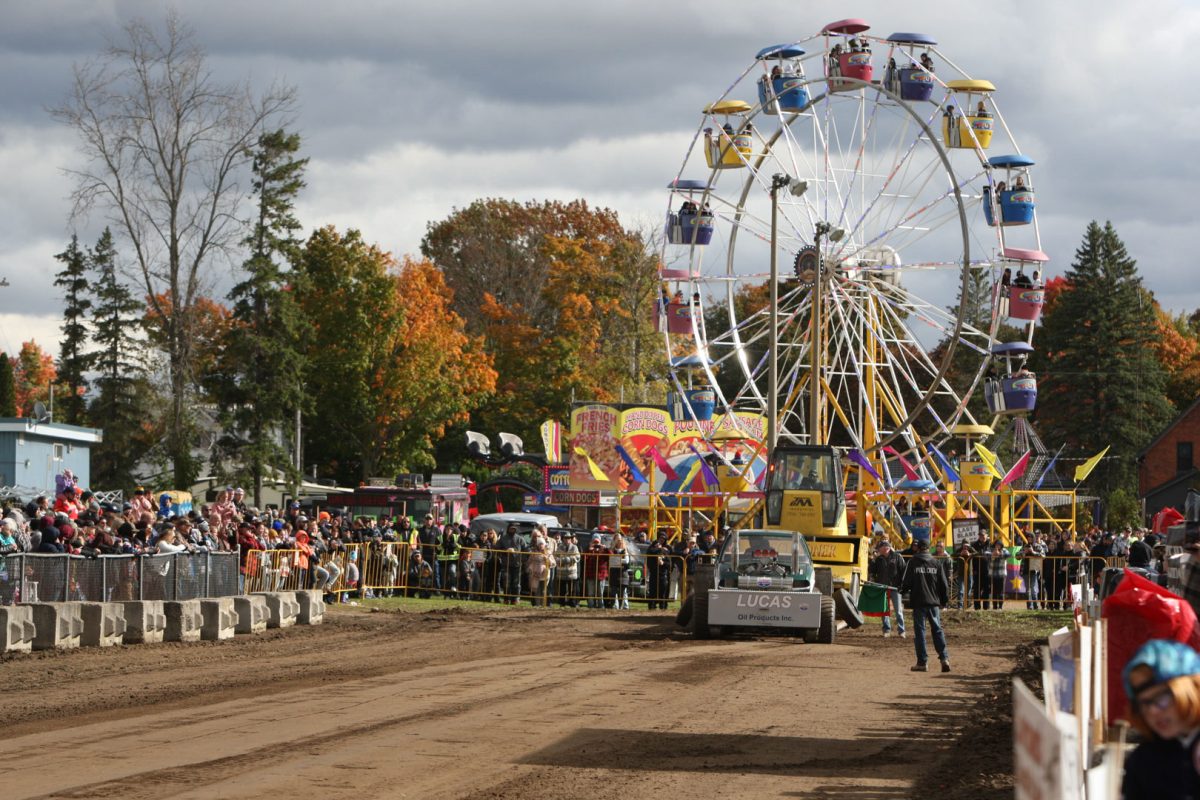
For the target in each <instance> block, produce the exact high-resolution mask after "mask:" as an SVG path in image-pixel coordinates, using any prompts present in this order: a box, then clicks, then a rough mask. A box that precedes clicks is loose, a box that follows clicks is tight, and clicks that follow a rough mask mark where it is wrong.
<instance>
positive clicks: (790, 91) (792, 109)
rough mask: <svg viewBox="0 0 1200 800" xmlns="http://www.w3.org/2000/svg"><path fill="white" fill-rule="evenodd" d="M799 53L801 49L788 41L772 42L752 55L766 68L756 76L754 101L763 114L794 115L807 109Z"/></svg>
mask: <svg viewBox="0 0 1200 800" xmlns="http://www.w3.org/2000/svg"><path fill="white" fill-rule="evenodd" d="M802 55H804V50H803V49H802V48H800V47H796V46H795V45H790V44H775V45H771V46H770V47H764V48H763V49H762V50H759V51H758V55H757V56H755V58H757V59H758V60H759V61H761V62H762V63H763V66H764V67H766V68H767V72H765V73H764V74H763V76H762V77H761V78H759V79H758V103H759V105H761V106H762V110H763V113H764V114H772V115H776V114H780V113H785V114H788V113H790V114H796V113H799V112H801V111H803V110H804V109H806V108H808V101H809V94H808V87H807V86H805V85H804V83H805V79H804V67H803V65H802V64H801V63H800V56H802Z"/></svg>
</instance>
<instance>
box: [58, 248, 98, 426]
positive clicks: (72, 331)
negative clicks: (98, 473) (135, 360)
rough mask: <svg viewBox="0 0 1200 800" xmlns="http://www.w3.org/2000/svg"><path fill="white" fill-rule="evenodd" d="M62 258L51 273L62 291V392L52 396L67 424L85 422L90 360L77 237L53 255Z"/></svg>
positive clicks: (83, 267) (82, 258) (84, 260)
mask: <svg viewBox="0 0 1200 800" xmlns="http://www.w3.org/2000/svg"><path fill="white" fill-rule="evenodd" d="M55 258H56V259H57V260H58V261H60V262H62V265H63V268H62V271H61V272H59V273H58V274H57V275H55V276H54V285H55V286H57V287H59V288H60V289H61V290H62V291H61V292H60V295H59V296H60V297H62V302H63V324H62V328H61V330H62V339H61V340H60V343H59V356H58V380H59V382H60V383H61V384H62V388H63V391H62V393H61V394H60V395H59V396H58V397H56V398H55V400H56V401H57V403H56V408H55V413H56V415H57V416H58V421H60V422H65V423H67V424H69V425H83V424H85V423H86V422H87V420H86V419H85V417H86V416H87V400H86V399H85V397H84V396H85V395H86V394H87V388H88V383H87V378H86V377H84V373H85V372H87V370H88V367H89V366H90V363H91V358H90V357H89V356H88V354H87V352H86V350H87V342H88V326H87V319H88V310H89V309H90V308H91V307H92V301H91V299H90V298H89V296H88V288H89V287H88V280H87V256H86V254H85V253H84V251H83V249H82V248H81V247H80V246H79V237H78V236H72V237H71V241H70V243H69V244H68V245H67V249H66V250H64V251H63V252H61V253H59V254H58V255H56V256H55Z"/></svg>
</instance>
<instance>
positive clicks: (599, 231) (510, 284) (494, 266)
mask: <svg viewBox="0 0 1200 800" xmlns="http://www.w3.org/2000/svg"><path fill="white" fill-rule="evenodd" d="M625 235H626V234H625V231H624V230H623V229H622V228H621V224H620V222H619V221H618V220H617V215H616V213H615V212H613V211H610V210H608V209H593V208H591V207H589V206H588V204H587V203H586V202H585V201H583V200H575V201H572V202H570V203H562V202H559V201H556V200H549V201H543V202H540V203H538V202H528V203H518V202H516V201H514V200H502V199H498V198H487V199H483V200H476V201H475V202H473V203H471V205H469V206H467V207H466V208H464V209H455V210H454V211H453V212H452V213H451V214H450V216H449V217H447V218H446V219H444V220H440V221H438V222H431V223H429V225H428V228H427V230H426V233H425V237H424V238H423V239H422V240H421V253H422V254H423V255H424V256H425V257H426V258H428V259H429V260H431V261H432V262H433V263H434V264H436V265H437V267H438V268H439V269H441V270H442V273H443V274H444V275H445V276H446V284H447V285H448V286H449V287H450V289H451V290H452V291H453V292H454V307H453V310H454V311H455V312H456V313H457V314H458V315H459V316H461V317H463V318H464V319H465V320H466V321H467V327H468V329H469V330H471V331H474V332H478V331H479V330H481V329H482V328H483V327H484V326H485V325H486V324H488V323H487V321H486V320H485V319H483V318H481V317H480V316H479V314H478V311H479V309H480V308H482V307H483V296H484V294H491V295H492V296H493V297H495V298H496V300H497V301H498V302H499V303H500V304H502V305H504V306H507V307H508V308H513V309H521V311H522V312H523V313H524V314H526V315H527V316H528V317H529V318H530V319H535V320H536V319H540V318H541V316H542V312H543V311H544V310H545V307H544V306H543V303H544V302H545V300H546V295H545V293H544V291H543V290H544V289H545V286H546V281H547V280H548V279H549V277H550V269H551V266H552V264H553V262H554V260H555V254H554V253H553V252H552V249H551V245H550V242H551V241H552V240H553V239H559V240H564V239H566V240H576V241H589V242H614V241H617V240H619V239H621V238H623V237H624V236H625Z"/></svg>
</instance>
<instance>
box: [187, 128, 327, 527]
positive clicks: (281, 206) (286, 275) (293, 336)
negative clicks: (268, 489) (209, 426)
mask: <svg viewBox="0 0 1200 800" xmlns="http://www.w3.org/2000/svg"><path fill="white" fill-rule="evenodd" d="M299 150H300V137H299V135H297V134H294V133H292V134H289V133H286V132H285V131H282V130H278V131H273V132H271V133H268V134H264V135H263V136H261V137H259V140H258V147H257V149H256V150H255V153H254V163H253V168H252V172H253V175H254V192H255V197H256V199H257V201H258V213H257V215H256V217H255V221H254V228H253V231H252V232H251V235H250V236H249V238H248V239H247V240H246V245H247V246H248V247H249V248H250V256H249V258H247V259H246V262H245V264H243V266H242V269H243V270H244V272H245V276H244V277H243V279H242V280H241V281H240V282H239V283H238V284H237V285H236V286H234V287H233V289H232V290H231V291H230V293H229V301H230V302H231V303H232V305H233V313H232V319H231V320H230V327H229V335H228V336H227V337H226V340H225V341H224V343H223V344H224V352H223V354H222V357H221V361H220V367H219V368H218V369H216V370H214V371H213V372H211V373H209V378H210V383H211V385H212V387H213V393H214V395H215V396H216V398H217V400H218V402H219V404H220V406H221V411H222V414H221V417H222V422H223V423H224V425H223V428H224V431H223V434H222V436H221V437H220V438H219V439H218V443H217V444H218V448H219V452H220V454H221V455H224V456H227V457H229V458H231V459H232V460H233V462H234V470H235V471H234V474H235V475H237V476H245V477H246V478H247V482H248V483H250V484H251V485H252V486H253V498H254V505H256V506H260V507H261V505H262V489H263V479H264V477H265V476H266V475H267V474H268V473H269V472H273V471H275V470H280V471H282V472H283V473H285V474H287V475H289V476H290V477H291V479H292V483H293V484H294V483H295V481H296V480H298V478H299V473H298V470H297V469H296V467H295V464H294V463H293V461H292V459H290V458H289V457H288V455H289V448H288V447H286V446H285V442H287V441H290V437H289V436H288V432H290V431H291V430H293V426H292V425H291V424H290V422H291V420H292V419H293V417H294V415H295V413H296V411H297V410H298V409H300V408H301V407H302V406H303V405H304V398H305V394H304V392H303V387H302V384H301V379H302V371H303V357H302V352H301V348H302V347H303V341H302V340H303V335H302V334H303V331H304V328H303V326H302V325H301V319H300V316H299V311H298V309H297V307H296V301H295V292H294V291H293V289H294V287H293V285H292V284H293V283H294V282H295V280H296V278H297V277H298V276H296V275H295V274H293V273H292V271H291V268H290V265H291V263H292V262H293V261H295V260H296V259H297V258H298V256H299V251H300V244H301V242H300V241H299V239H297V238H296V233H297V231H299V230H300V222H299V221H298V220H297V219H296V215H295V208H294V205H295V200H296V196H297V195H298V194H299V192H300V190H301V189H302V188H303V187H304V178H303V174H304V167H305V165H306V164H307V163H308V159H306V158H304V159H301V158H296V153H297V152H299ZM293 444H295V443H293Z"/></svg>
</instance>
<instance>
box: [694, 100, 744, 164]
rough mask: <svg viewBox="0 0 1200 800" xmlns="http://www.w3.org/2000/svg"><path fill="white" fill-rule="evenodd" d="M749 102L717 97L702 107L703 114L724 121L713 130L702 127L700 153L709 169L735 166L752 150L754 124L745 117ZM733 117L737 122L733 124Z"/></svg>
mask: <svg viewBox="0 0 1200 800" xmlns="http://www.w3.org/2000/svg"><path fill="white" fill-rule="evenodd" d="M751 110H752V109H751V107H750V104H749V103H747V102H745V101H743V100H721V101H720V102H717V103H713V104H711V105H709V106H706V107H705V109H704V113H705V114H707V115H708V116H710V117H714V118H715V117H721V118H723V119H724V122H722V123H721V124H720V127H719V128H717V130H716V131H714V130H713V128H712V127H707V128H705V129H704V155H705V160H706V161H707V163H708V166H709V169H739V168H741V167H744V166H746V162H747V161H748V160H749V159H750V156H751V155H753V153H754V125H753V123H751V122H750V120H749V119H748V118H747V117H746V115H748V114H749V113H750V112H751ZM731 120H736V121H737V123H738V124H737V125H736V126H735V125H734V124H733V121H731Z"/></svg>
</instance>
